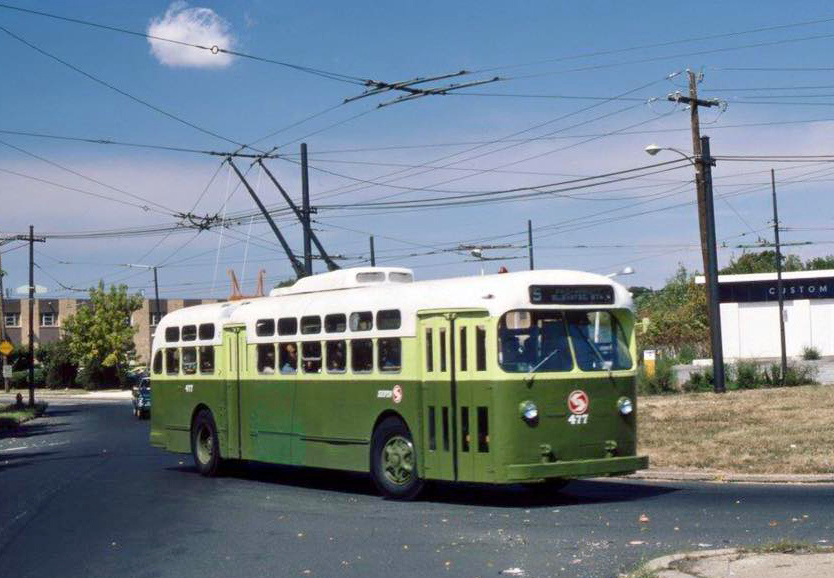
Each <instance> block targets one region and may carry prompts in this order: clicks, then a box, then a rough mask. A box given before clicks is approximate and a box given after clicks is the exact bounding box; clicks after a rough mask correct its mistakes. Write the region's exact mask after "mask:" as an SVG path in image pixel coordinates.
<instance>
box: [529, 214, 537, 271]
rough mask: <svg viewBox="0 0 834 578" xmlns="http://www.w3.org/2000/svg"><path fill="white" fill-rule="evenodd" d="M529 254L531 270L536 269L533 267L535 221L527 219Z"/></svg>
mask: <svg viewBox="0 0 834 578" xmlns="http://www.w3.org/2000/svg"><path fill="white" fill-rule="evenodd" d="M527 253H528V254H529V256H530V270H531V271H532V270H533V269H535V267H534V266H533V221H531V220H530V219H527Z"/></svg>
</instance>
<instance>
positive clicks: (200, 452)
mask: <svg viewBox="0 0 834 578" xmlns="http://www.w3.org/2000/svg"><path fill="white" fill-rule="evenodd" d="M213 453H214V437H213V436H212V435H211V430H210V429H209V428H208V427H206V426H205V425H201V426H200V428H199V429H198V430H197V459H199V460H200V463H201V464H207V463H209V462H210V461H211V456H212V454H213Z"/></svg>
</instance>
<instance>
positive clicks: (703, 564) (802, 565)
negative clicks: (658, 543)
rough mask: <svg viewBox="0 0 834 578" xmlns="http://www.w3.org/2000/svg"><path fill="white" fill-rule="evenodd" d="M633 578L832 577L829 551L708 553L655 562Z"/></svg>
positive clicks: (833, 565)
mask: <svg viewBox="0 0 834 578" xmlns="http://www.w3.org/2000/svg"><path fill="white" fill-rule="evenodd" d="M633 576H656V577H657V578H726V577H727V576H732V577H733V578H829V577H830V576H834V552H832V551H831V549H826V550H824V551H823V550H821V551H809V552H781V553H780V552H776V553H753V552H745V551H742V550H736V549H728V550H708V551H703V552H691V553H685V554H674V555H672V556H664V557H662V558H656V559H654V560H652V561H651V562H649V563H648V564H646V565H645V566H644V567H643V568H642V569H641V572H640V573H638V574H633Z"/></svg>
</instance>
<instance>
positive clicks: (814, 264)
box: [805, 255, 834, 271]
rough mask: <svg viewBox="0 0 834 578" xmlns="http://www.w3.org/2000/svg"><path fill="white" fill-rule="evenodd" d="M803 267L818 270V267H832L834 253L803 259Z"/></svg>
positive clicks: (833, 264) (833, 267)
mask: <svg viewBox="0 0 834 578" xmlns="http://www.w3.org/2000/svg"><path fill="white" fill-rule="evenodd" d="M805 269H806V270H808V271H819V270H820V269H834V255H826V256H825V257H814V258H813V259H808V260H807V261H805Z"/></svg>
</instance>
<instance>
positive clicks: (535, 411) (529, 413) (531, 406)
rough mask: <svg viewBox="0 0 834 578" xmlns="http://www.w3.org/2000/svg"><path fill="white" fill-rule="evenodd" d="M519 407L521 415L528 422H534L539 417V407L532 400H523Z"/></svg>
mask: <svg viewBox="0 0 834 578" xmlns="http://www.w3.org/2000/svg"><path fill="white" fill-rule="evenodd" d="M518 409H519V411H521V417H522V418H523V419H524V421H526V422H528V423H531V422H534V421H536V420H537V419H538V418H539V408H538V407H536V404H535V403H533V402H532V401H522V402H521V405H519V406H518Z"/></svg>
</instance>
